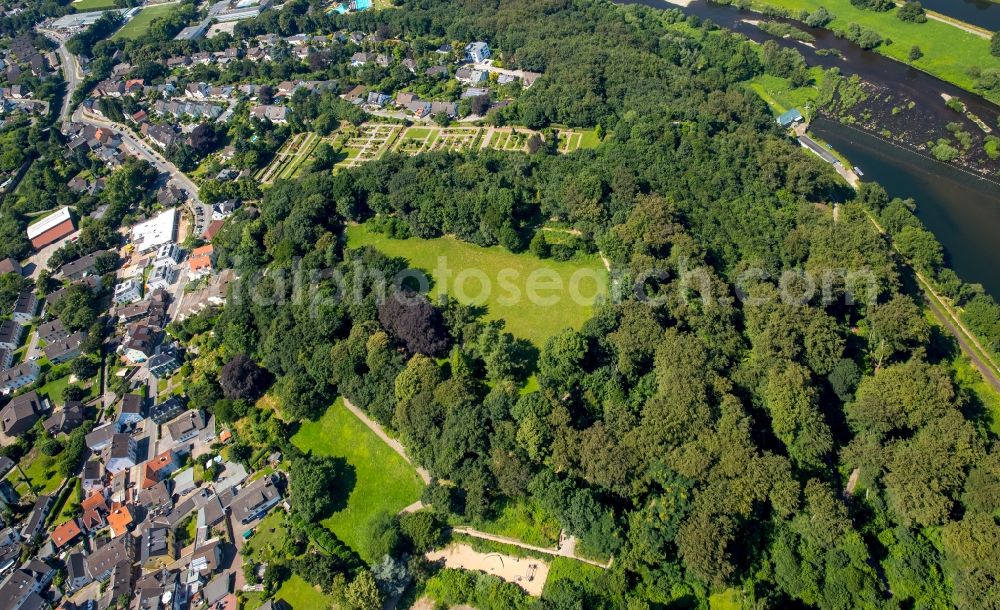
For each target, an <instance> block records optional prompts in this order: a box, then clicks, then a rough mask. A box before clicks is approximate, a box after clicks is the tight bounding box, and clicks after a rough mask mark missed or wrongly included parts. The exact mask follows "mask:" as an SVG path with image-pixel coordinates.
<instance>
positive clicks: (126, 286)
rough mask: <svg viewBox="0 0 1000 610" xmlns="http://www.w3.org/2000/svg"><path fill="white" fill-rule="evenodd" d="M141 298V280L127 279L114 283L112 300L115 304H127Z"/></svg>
mask: <svg viewBox="0 0 1000 610" xmlns="http://www.w3.org/2000/svg"><path fill="white" fill-rule="evenodd" d="M141 298H142V282H141V281H139V280H137V279H135V278H131V279H127V280H125V281H124V282H119V283H118V284H117V285H115V296H114V297H113V299H112V300H114V302H115V304H117V305H127V304H128V303H134V302H135V301H138V300H139V299H141Z"/></svg>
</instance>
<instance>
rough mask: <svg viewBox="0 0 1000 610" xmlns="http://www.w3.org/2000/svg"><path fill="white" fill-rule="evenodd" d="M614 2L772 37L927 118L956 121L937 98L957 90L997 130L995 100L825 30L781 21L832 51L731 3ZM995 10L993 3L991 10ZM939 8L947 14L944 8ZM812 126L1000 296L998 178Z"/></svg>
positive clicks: (820, 124)
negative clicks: (909, 207)
mask: <svg viewBox="0 0 1000 610" xmlns="http://www.w3.org/2000/svg"><path fill="white" fill-rule="evenodd" d="M616 1H618V2H619V3H621V4H643V5H646V6H650V7H653V8H661V9H668V8H676V9H679V10H681V11H682V12H684V13H686V14H692V15H696V16H698V17H700V18H702V19H708V20H711V21H712V22H713V23H715V24H717V25H719V26H721V27H724V28H726V29H729V30H733V31H735V32H739V33H740V34H742V35H744V36H746V37H748V38H750V39H751V40H754V41H757V42H763V41H765V40H774V41H775V42H776V43H777V44H779V45H781V46H783V47H786V48H794V49H797V50H798V51H800V52H801V53H802V54H803V56H804V57H805V60H806V62H807V63H808V64H809V65H814V66H821V67H823V68H833V67H836V68H838V69H840V71H841V73H843V74H845V75H852V74H857V75H858V76H859V77H861V78H862V79H864V80H866V81H869V82H874V83H879V84H882V85H885V86H887V87H889V88H891V89H892V90H894V91H898V92H901V93H902V94H904V95H905V96H906V97H908V98H910V99H913V100H914V101H915V102H916V103H917V104H920V105H922V107H924V108H925V109H926V110H927V112H929V113H931V116H932V117H933V118H932V120H937V121H940V122H941V124H942V125H943V124H946V123H947V122H949V121H954V120H955V115H954V112H953V111H952V110H950V109H948V108H947V107H946V106H945V105H944V103H943V98H942V94H945V95H949V96H957V97H959V98H961V99H962V101H963V102H965V104H966V107H967V108H968V110H969V111H971V112H972V113H974V114H976V115H977V116H979V117H982V118H983V119H985V120H986V121H987V122H988V123H989V124H990V125H991V126H992V127H993V129H994V132H996V130H997V118H998V116H1000V107H998V106H996V105H995V104H993V103H991V102H989V101H987V100H985V99H983V98H982V97H979V96H977V95H975V94H973V93H970V92H968V91H965V90H963V89H960V88H958V87H956V86H954V85H952V84H950V83H946V82H944V81H942V80H940V79H938V78H935V77H933V76H931V75H929V74H927V73H925V72H921V71H920V70H917V69H915V68H912V67H910V66H908V65H906V64H903V63H900V62H897V61H895V60H893V59H890V58H887V57H884V56H882V55H879V54H878V53H874V52H871V51H866V50H863V49H861V48H860V47H858V46H857V45H855V44H853V43H851V42H849V41H847V40H844V39H842V38H838V37H836V36H835V35H834V34H833V32H830V31H829V30H825V29H822V28H810V27H807V26H805V25H804V24H802V23H799V22H793V21H791V20H782V21H786V22H788V23H794V25H795V27H797V28H800V29H803V30H805V31H807V32H809V33H810V34H812V35H813V36H814V37H815V38H816V40H815V42H813V43H811V45H812V46H813V47H815V48H816V49H823V48H826V49H836V50H837V51H838V52H839V56H838V55H817V54H815V53H813V52H810V51H811V50H810V49H809V48H807V47H805V46H803V45H802V44H801V43H799V42H796V41H794V40H790V39H783V38H776V37H774V36H771V35H769V34H767V33H765V32H763V31H762V30H760V29H759V28H757V27H755V26H753V25H750V24H748V23H747V22H746V21H747V20H751V21H753V20H759V19H760V18H761V16H760V15H759V14H757V13H753V12H750V11H743V10H739V9H737V8H735V7H732V6H727V5H720V4H714V3H711V2H708V1H706V0H691V1H690V2H687V4H686V6H683V5H681V4H679V3H678V2H680V1H682V0H676V2H671V3H668V2H666V1H665V0H616ZM683 1H686V0H683ZM944 1H946V2H948V3H953V2H955V0H944ZM927 6H928V8H931V7H930V5H927ZM998 11H1000V6H998V7H997V8H996V9H995V10H993V13H996V12H998ZM939 12H942V13H945V14H949V13H948V11H945V10H941V11H939ZM811 129H812V131H813V132H814V133H816V135H818V136H819V137H821V138H822V139H824V140H826V141H827V142H828V143H830V144H831V145H832V146H833V148H834V149H835V150H836V151H837V152H839V153H841V154H842V155H843V156H845V157H846V158H847V159H849V160H850V162H851V164H852V165H856V166H858V167H860V168H861V169H862V170H863V172H864V177H863V179H864V180H872V181H875V182H879V183H880V184H882V186H884V187H885V188H886V190H887V191H888V192H889V194H890V195H891V196H893V197H903V198H906V197H912V198H913V199H914V200H915V201H916V202H917V216H918V217H919V218H920V219H921V221H922V222H923V223H924V225H925V226H926V227H927V229H928V230H930V231H931V232H933V233H934V235H935V236H936V237H937V239H938V241H940V242H941V245H942V246H944V248H945V252H946V254H947V256H948V263H949V265H950V266H951V267H952V268H953V269H954V270H955V272H956V273H958V275H959V277H960V278H962V279H963V280H964V281H966V282H978V283H980V284H982V285H983V287H984V288H985V289H986V291H987V292H989V293H990V294H991V295H993V296H994V297H995V298H997V299H1000V272H998V269H1000V248H997V247H995V244H996V233H997V230H998V228H1000V186H998V183H997V182H995V181H993V180H987V179H983V178H979V177H976V176H975V175H973V174H969V173H965V172H963V171H962V170H960V169H958V168H956V167H954V166H951V165H948V164H946V163H942V162H938V161H935V160H934V159H932V158H929V157H924V156H921V155H919V154H917V153H915V152H913V151H910V150H908V149H905V148H903V147H901V146H898V145H896V144H893V143H891V142H888V141H886V140H884V139H882V138H879V137H877V136H873V135H870V134H866V133H863V132H860V131H858V130H855V129H853V128H850V127H848V126H845V125H841V124H840V123H836V122H833V121H829V120H824V119H818V120H814V121H813V122H812V125H811ZM995 179H996V178H995Z"/></svg>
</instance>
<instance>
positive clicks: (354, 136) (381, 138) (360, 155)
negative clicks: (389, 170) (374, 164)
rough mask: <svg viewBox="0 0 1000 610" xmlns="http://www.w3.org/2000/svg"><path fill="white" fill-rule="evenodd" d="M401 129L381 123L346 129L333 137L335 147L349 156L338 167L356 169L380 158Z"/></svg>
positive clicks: (397, 126)
mask: <svg viewBox="0 0 1000 610" xmlns="http://www.w3.org/2000/svg"><path fill="white" fill-rule="evenodd" d="M401 129H402V128H401V127H400V126H399V125H384V124H381V123H367V124H364V125H361V126H359V127H346V128H344V129H343V130H342V131H341V132H340V133H339V134H337V135H335V136H333V144H332V145H333V147H334V148H337V149H339V150H341V151H342V152H344V153H346V154H347V157H346V158H345V159H344V160H343V161H341V162H340V163H338V164H337V167H341V168H344V167H354V166H356V165H359V164H361V163H365V162H368V161H374V160H375V159H378V158H380V157H381V156H382V155H384V154H385V152H386V151H387V150H388V149H389V147H390V146H391V145H392V143H393V142H394V141H395V139H396V137H397V136H398V135H399V132H400V130H401Z"/></svg>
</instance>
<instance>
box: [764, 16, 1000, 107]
mask: <svg viewBox="0 0 1000 610" xmlns="http://www.w3.org/2000/svg"><path fill="white" fill-rule="evenodd" d="M753 6H754V8H757V9H760V8H763V7H765V6H774V7H779V8H783V9H786V10H787V11H789V12H790V13H791V15H792V16H793V17H794V16H797V15H798V14H799V12H800V11H802V10H806V11H809V12H812V11H815V10H816V9H818V8H819V7H820V6H823V7H825V8H826V9H827V10H828V11H830V12H831V13H832V14H834V15H835V16H836V19H834V20H833V21H831V22H830V23H829V24H828V25H826V26H825V27H826V28H827V29H830V30H833V31H834V32H843V31H845V30H847V27H848V26H849V25H850V24H851V23H857V24H858V25H860V26H862V27H864V28H868V29H870V30H874V31H876V32H878V33H879V34H880V35H881V36H882V38H884V39H887V40H891V41H892V42H891V44H885V43H883V44H882V45H880V46H879V47H878V48H877V49H875V50H876V52H878V53H880V54H882V55H885V56H887V57H891V58H893V59H896V60H898V61H901V62H904V63H912V65H914V66H916V67H917V68H919V69H921V70H923V71H925V72H928V73H930V74H933V75H934V76H937V77H938V78H940V79H942V80H946V81H948V82H950V83H954V84H955V85H958V86H959V87H962V88H963V89H967V90H969V91H976V89H975V82H976V79H975V78H974V77H973V76H970V75H969V73H968V70H969V69H970V68H979V69H982V70H986V69H989V68H993V69H1000V57H995V56H992V55H990V41H989V39H988V38H982V37H980V36H977V35H976V34H972V33H970V32H966V31H963V30H961V29H959V28H957V27H955V26H953V25H949V24H947V23H941V22H939V21H934V20H932V19H929V20H928V21H927V22H926V23H907V22H904V21H900V20H899V19H898V18H897V17H896V10H897V9H893V10H891V11H886V12H876V11H866V10H862V9H860V8H858V7H855V6H854V5H852V4H851V2H850V0H753ZM913 46H919V47H920V50H921V51H922V52H923V54H924V55H923V57H921V58H920V59H918V60H917V61H915V62H910V61H909V59H908V56H909V53H910V49H911V48H912V47H913ZM976 92H977V93H980V94H983V92H981V91H976ZM985 97H987V98H988V99H991V100H992V101H994V102H998V101H1000V91H993V92H986V93H985Z"/></svg>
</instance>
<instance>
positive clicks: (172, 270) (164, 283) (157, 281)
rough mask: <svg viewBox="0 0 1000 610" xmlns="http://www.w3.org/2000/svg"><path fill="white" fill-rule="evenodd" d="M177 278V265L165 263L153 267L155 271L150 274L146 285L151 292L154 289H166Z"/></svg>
mask: <svg viewBox="0 0 1000 610" xmlns="http://www.w3.org/2000/svg"><path fill="white" fill-rule="evenodd" d="M176 280H177V267H174V266H173V265H171V264H170V263H163V264H161V265H157V266H156V267H153V272H152V273H150V274H149V279H148V280H147V281H146V286H148V287H149V290H150V292H152V291H154V290H166V289H167V288H169V287H170V285H171V284H173V283H174V282H175V281H176Z"/></svg>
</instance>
